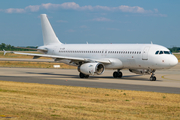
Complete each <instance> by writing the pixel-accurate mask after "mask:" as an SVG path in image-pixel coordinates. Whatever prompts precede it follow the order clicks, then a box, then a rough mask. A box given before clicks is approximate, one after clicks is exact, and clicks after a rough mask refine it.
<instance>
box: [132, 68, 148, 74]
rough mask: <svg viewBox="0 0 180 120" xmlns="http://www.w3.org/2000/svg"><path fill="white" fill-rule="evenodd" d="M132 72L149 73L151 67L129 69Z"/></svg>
mask: <svg viewBox="0 0 180 120" xmlns="http://www.w3.org/2000/svg"><path fill="white" fill-rule="evenodd" d="M129 71H130V72H132V73H136V74H140V75H149V74H151V70H149V69H129Z"/></svg>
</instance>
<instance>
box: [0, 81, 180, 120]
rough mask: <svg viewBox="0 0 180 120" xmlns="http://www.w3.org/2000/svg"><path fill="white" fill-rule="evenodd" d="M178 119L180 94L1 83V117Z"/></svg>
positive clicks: (88, 119) (68, 119)
mask: <svg viewBox="0 0 180 120" xmlns="http://www.w3.org/2000/svg"><path fill="white" fill-rule="evenodd" d="M3 116H10V117H13V118H14V119H20V120H21V119H22V120H24V119H67V120H72V119H87V120H94V119H97V120H99V119H107V120H108V119H109V120H112V119H140V120H143V119H162V120H164V119H167V120H169V119H179V118H180V95H179V94H166V93H155V92H140V91H127V90H117V89H100V88H86V87H71V86H58V85H42V84H33V83H18V82H6V81H0V118H3Z"/></svg>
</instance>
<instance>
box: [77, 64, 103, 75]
mask: <svg viewBox="0 0 180 120" xmlns="http://www.w3.org/2000/svg"><path fill="white" fill-rule="evenodd" d="M78 71H79V72H81V73H84V74H86V75H94V74H97V75H100V74H102V73H103V72H104V65H103V64H102V63H84V64H82V65H81V66H79V67H78Z"/></svg>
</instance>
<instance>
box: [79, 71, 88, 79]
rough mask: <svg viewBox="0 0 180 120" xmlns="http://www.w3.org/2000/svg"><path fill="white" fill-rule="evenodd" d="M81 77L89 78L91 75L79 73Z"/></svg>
mask: <svg viewBox="0 0 180 120" xmlns="http://www.w3.org/2000/svg"><path fill="white" fill-rule="evenodd" d="M79 77H80V78H89V75H85V74H83V73H81V72H80V73H79Z"/></svg>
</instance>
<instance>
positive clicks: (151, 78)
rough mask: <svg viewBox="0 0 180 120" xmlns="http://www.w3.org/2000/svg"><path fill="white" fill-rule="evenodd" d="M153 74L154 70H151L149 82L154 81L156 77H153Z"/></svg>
mask: <svg viewBox="0 0 180 120" xmlns="http://www.w3.org/2000/svg"><path fill="white" fill-rule="evenodd" d="M154 72H155V70H153V71H152V72H151V77H150V81H156V77H155V76H154V75H155V74H154Z"/></svg>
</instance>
